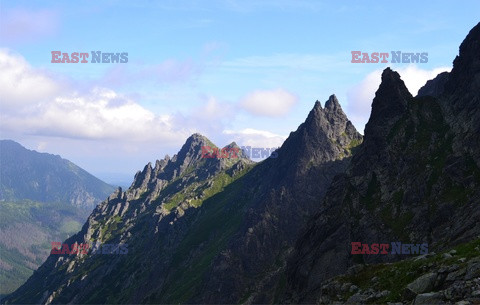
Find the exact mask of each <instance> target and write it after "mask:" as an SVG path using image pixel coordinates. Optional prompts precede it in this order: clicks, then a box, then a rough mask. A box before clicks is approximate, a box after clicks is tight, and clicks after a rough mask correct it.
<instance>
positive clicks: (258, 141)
mask: <svg viewBox="0 0 480 305" xmlns="http://www.w3.org/2000/svg"><path fill="white" fill-rule="evenodd" d="M223 134H224V135H227V136H228V137H229V143H230V142H232V141H235V142H236V143H237V145H240V146H252V147H263V148H273V147H280V146H282V144H283V142H284V141H285V139H286V138H287V137H285V136H281V135H278V134H274V133H272V132H269V131H265V130H258V129H252V128H246V129H242V130H238V131H235V130H228V129H227V130H224V131H223Z"/></svg>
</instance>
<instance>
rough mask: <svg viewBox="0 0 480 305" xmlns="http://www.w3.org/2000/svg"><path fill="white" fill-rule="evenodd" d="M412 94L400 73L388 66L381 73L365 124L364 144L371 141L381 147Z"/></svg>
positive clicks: (405, 108)
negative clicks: (380, 80)
mask: <svg viewBox="0 0 480 305" xmlns="http://www.w3.org/2000/svg"><path fill="white" fill-rule="evenodd" d="M410 99H412V95H411V94H410V92H408V89H407V87H406V86H405V83H404V82H403V80H402V79H401V78H400V75H399V74H398V73H397V72H395V71H393V70H392V69H390V68H386V69H385V70H384V71H383V73H382V82H381V83H380V87H379V88H378V90H377V92H376V93H375V98H374V99H373V102H372V112H371V114H370V119H369V120H368V123H367V125H366V126H365V144H366V145H367V144H368V143H369V142H372V144H374V146H376V147H381V146H383V145H382V142H384V141H385V140H386V137H387V135H388V133H389V131H390V129H391V127H392V126H393V125H394V124H395V123H396V122H397V121H398V119H400V118H401V117H402V116H403V115H404V114H405V112H406V111H407V104H408V101H409V100H410Z"/></svg>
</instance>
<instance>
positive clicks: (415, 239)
mask: <svg viewBox="0 0 480 305" xmlns="http://www.w3.org/2000/svg"><path fill="white" fill-rule="evenodd" d="M479 33H480V24H479V25H477V26H476V27H475V28H474V29H472V31H471V32H470V33H469V35H468V36H467V38H466V39H465V41H464V42H463V43H462V46H461V47H460V55H459V56H458V57H457V58H456V59H455V61H454V67H453V69H452V72H451V73H450V74H449V76H448V81H447V82H446V84H445V86H444V91H443V94H439V95H438V96H437V97H435V95H436V94H433V96H432V95H430V96H419V97H416V98H412V96H411V95H410V94H409V93H408V91H407V89H406V88H405V86H404V84H403V81H401V79H400V77H399V75H398V73H396V72H393V71H391V70H390V69H388V68H387V69H386V70H385V71H384V72H383V74H382V83H381V85H380V87H379V89H378V91H377V93H376V95H375V99H374V100H373V103H372V113H371V117H370V120H369V122H368V124H367V126H366V128H365V137H364V142H363V143H362V145H361V146H360V147H359V148H358V151H357V152H356V153H355V154H354V156H353V158H352V161H351V163H350V165H349V167H348V169H347V170H346V172H345V174H342V175H339V176H337V177H336V178H335V179H334V181H333V183H332V186H331V187H330V188H329V190H328V192H327V194H326V197H325V200H324V202H323V203H322V204H321V208H320V209H319V211H318V213H317V214H316V216H315V217H314V218H313V219H312V220H311V221H310V223H309V225H307V227H306V229H305V230H304V232H303V235H302V236H301V237H300V238H299V240H298V242H297V244H296V247H295V251H294V253H293V255H292V258H291V260H290V261H289V264H288V272H287V273H288V275H287V278H288V280H287V291H288V293H287V298H286V299H287V300H289V301H293V302H315V301H316V300H317V299H318V297H319V295H320V287H321V283H322V282H324V281H325V280H326V279H328V278H330V277H332V276H335V275H339V274H342V273H344V272H345V271H346V270H347V269H348V268H349V267H350V266H352V265H354V264H357V263H379V262H382V261H395V260H400V259H404V258H406V256H405V255H352V254H351V250H352V246H351V243H352V242H362V243H368V244H372V243H391V242H395V241H400V242H404V243H420V244H421V243H428V245H429V250H430V251H434V250H435V251H437V250H442V249H446V248H448V247H451V246H453V245H455V244H458V243H460V242H465V241H469V240H472V239H474V238H475V237H476V236H477V235H478V234H479V233H480V225H479V222H478V219H480V209H479V208H478V204H479V202H480V169H479V165H480V163H479V162H478V160H479V159H478V156H479V151H480V146H479V145H478V143H480V142H479V141H478V134H479V131H480V128H479V127H480V126H479V125H478V121H479V119H480V116H479V109H480V105H479V99H478V94H479V92H480V90H478V88H479V87H478V85H479V79H480V73H479V71H480V70H479V69H478V63H479V58H480V52H479V51H478V50H479V49H478V48H479V44H480V34H479ZM467 114H468V115H467Z"/></svg>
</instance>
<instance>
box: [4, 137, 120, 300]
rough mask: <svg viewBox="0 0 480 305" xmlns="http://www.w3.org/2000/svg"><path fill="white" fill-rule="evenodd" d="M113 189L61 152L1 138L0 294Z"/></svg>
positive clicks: (26, 274)
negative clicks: (33, 148)
mask: <svg viewBox="0 0 480 305" xmlns="http://www.w3.org/2000/svg"><path fill="white" fill-rule="evenodd" d="M113 189H114V188H113V187H112V186H110V185H108V184H106V183H105V182H103V181H101V180H99V179H97V178H95V177H94V176H92V175H90V174H89V173H87V172H86V171H85V170H83V169H81V168H80V167H78V166H76V165H75V164H73V163H72V162H70V161H68V160H65V159H62V158H61V157H60V156H56V155H51V154H46V153H38V152H36V151H31V150H28V149H26V148H24V147H23V146H21V145H20V144H18V143H16V142H14V141H10V140H2V141H0V295H3V294H7V293H10V292H12V291H14V290H15V289H16V288H18V287H19V286H20V285H21V284H22V283H23V282H25V280H26V279H27V278H28V277H29V276H30V275H32V273H33V271H34V270H36V269H37V267H38V266H39V265H40V264H42V263H43V261H44V260H45V259H46V258H47V256H48V255H49V253H50V249H51V242H52V241H62V240H65V239H66V238H68V237H69V236H71V235H72V234H73V233H75V232H77V231H78V230H80V228H81V226H82V223H84V222H85V220H86V219H87V217H88V215H89V214H90V212H91V211H92V210H93V208H94V207H95V205H97V204H98V203H100V202H101V201H102V200H104V199H106V198H107V197H108V195H109V194H110V193H111V192H112V191H113Z"/></svg>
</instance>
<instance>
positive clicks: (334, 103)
mask: <svg viewBox="0 0 480 305" xmlns="http://www.w3.org/2000/svg"><path fill="white" fill-rule="evenodd" d="M325 109H326V110H328V111H330V112H331V111H339V112H341V113H343V110H342V107H341V106H340V103H339V102H338V99H337V97H336V96H335V94H332V95H330V97H329V98H328V101H326V102H325Z"/></svg>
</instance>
